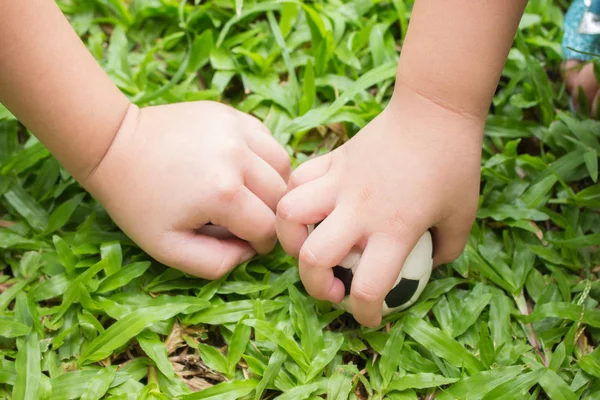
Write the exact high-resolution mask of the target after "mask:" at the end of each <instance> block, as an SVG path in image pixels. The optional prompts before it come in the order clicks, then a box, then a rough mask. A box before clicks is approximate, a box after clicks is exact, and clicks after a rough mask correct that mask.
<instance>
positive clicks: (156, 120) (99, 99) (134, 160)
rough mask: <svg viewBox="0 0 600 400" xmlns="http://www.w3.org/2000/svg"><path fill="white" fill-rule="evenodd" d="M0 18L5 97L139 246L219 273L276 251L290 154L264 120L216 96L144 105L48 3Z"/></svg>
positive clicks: (181, 265) (169, 260)
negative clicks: (117, 81)
mask: <svg viewBox="0 0 600 400" xmlns="http://www.w3.org/2000/svg"><path fill="white" fill-rule="evenodd" d="M0 22H1V23H0V102H2V104H4V105H5V106H6V107H7V108H8V109H9V110H10V111H11V112H12V113H13V114H14V115H15V116H17V118H19V119H20V121H22V122H23V123H24V124H25V125H26V126H27V127H28V129H29V130H30V131H31V132H32V133H33V134H34V135H36V136H37V137H38V138H39V139H40V141H41V142H42V143H43V144H44V145H45V146H46V147H47V148H48V149H49V150H50V151H51V152H52V153H53V155H54V156H55V157H56V158H57V159H58V160H59V161H60V162H61V163H62V165H63V166H64V167H65V169H67V170H68V171H69V172H70V173H71V174H72V175H73V177H75V179H77V180H78V181H79V182H80V183H81V184H82V186H83V187H85V188H86V189H87V190H88V191H89V192H90V193H91V194H92V195H93V196H94V197H96V198H97V199H98V200H99V201H100V203H101V204H102V205H103V206H104V207H105V208H106V210H107V211H108V213H109V214H110V215H111V217H112V218H113V219H114V221H115V222H116V223H117V224H118V225H119V226H120V227H121V228H122V229H123V230H124V232H125V233H126V234H128V235H129V236H130V237H131V239H132V240H134V241H135V242H136V243H137V244H138V245H140V247H142V248H143V249H144V250H145V251H146V252H148V253H149V254H150V255H151V256H153V257H154V258H155V259H157V260H158V261H161V262H163V263H165V264H167V265H169V266H171V267H174V268H178V269H180V270H183V271H185V272H188V273H190V274H193V275H196V276H199V277H203V278H207V279H215V278H218V277H220V276H222V275H223V274H225V273H226V272H227V271H229V270H230V269H232V268H234V267H235V266H237V265H239V264H240V263H241V262H243V261H245V260H248V259H250V258H251V257H252V256H254V255H255V254H256V253H261V254H264V253H267V252H269V251H270V250H271V249H272V248H273V247H274V245H275V243H276V235H275V209H276V206H277V203H278V201H279V199H280V198H281V196H282V195H283V194H284V192H285V189H286V181H287V178H288V176H289V173H290V162H289V157H288V155H287V153H286V151H285V150H284V149H283V147H281V146H280V145H279V143H277V142H276V141H275V139H273V137H272V136H271V135H270V133H269V131H268V130H267V128H266V127H265V126H264V125H263V124H262V123H261V122H260V121H258V120H257V119H256V118H254V117H251V116H249V115H246V114H243V113H241V112H238V111H236V110H234V109H232V108H230V107H227V106H225V105H222V104H218V103H213V102H194V103H185V104H174V105H169V106H160V107H149V108H143V109H139V108H138V107H136V106H135V105H133V104H131V103H130V102H129V100H128V99H127V97H126V96H124V95H123V94H122V93H121V92H120V91H119V90H118V88H117V87H116V86H115V85H114V84H113V83H112V82H111V80H110V79H109V77H108V76H107V75H106V74H105V73H104V71H103V70H102V68H101V67H100V66H99V65H98V64H97V62H96V60H95V59H94V58H93V57H92V55H91V54H90V53H89V52H88V50H87V49H86V47H85V46H84V45H83V43H82V42H81V41H80V39H79V37H78V36H77V35H76V33H75V32H74V31H73V29H72V28H71V26H70V25H69V23H68V21H67V19H66V18H65V17H64V16H63V14H62V13H61V12H60V10H59V9H58V7H57V6H56V4H55V3H54V2H53V1H52V0H31V1H3V2H0ZM48 32H52V35H48ZM208 223H212V224H214V225H217V226H220V227H221V228H222V230H223V229H224V230H226V231H228V232H229V233H230V234H228V235H226V236H225V237H223V236H221V235H220V234H212V233H211V232H210V231H209V230H208V229H206V228H207V227H208V225H207V224H208ZM217 233H219V232H217Z"/></svg>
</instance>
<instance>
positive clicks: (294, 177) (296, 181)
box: [288, 169, 301, 188]
mask: <svg viewBox="0 0 600 400" xmlns="http://www.w3.org/2000/svg"><path fill="white" fill-rule="evenodd" d="M300 183H301V180H300V170H299V169H296V170H295V171H294V172H292V173H291V174H290V177H289V179H288V187H290V188H295V187H298V186H300Z"/></svg>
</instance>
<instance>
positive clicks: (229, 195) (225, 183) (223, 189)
mask: <svg viewBox="0 0 600 400" xmlns="http://www.w3.org/2000/svg"><path fill="white" fill-rule="evenodd" d="M239 191H240V185H239V183H238V182H236V181H235V180H233V179H221V180H219V181H218V182H216V183H215V184H214V194H215V197H216V199H217V200H218V201H219V202H223V203H231V202H233V200H234V199H235V197H236V196H237V194H238V193H239Z"/></svg>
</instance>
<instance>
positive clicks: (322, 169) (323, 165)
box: [288, 154, 332, 191]
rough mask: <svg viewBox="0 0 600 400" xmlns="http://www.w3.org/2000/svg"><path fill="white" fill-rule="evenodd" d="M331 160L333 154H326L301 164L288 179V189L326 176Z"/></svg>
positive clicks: (290, 189)
mask: <svg viewBox="0 0 600 400" xmlns="http://www.w3.org/2000/svg"><path fill="white" fill-rule="evenodd" d="M331 160H332V158H331V154H326V155H324V156H321V157H317V158H314V159H312V160H309V161H306V162H304V163H303V164H301V165H300V166H299V167H298V168H296V169H295V170H294V172H292V175H291V176H290V179H289V180H288V191H292V190H294V189H295V188H297V187H298V186H301V185H304V184H306V183H308V182H310V181H314V180H315V179H318V178H320V177H322V176H324V175H325V174H326V173H327V172H328V171H329V168H330V167H331Z"/></svg>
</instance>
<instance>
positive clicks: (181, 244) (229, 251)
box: [155, 232, 255, 280]
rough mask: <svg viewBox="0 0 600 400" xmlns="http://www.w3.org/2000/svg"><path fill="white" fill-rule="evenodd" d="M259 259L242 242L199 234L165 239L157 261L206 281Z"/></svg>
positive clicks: (185, 234)
mask: <svg viewBox="0 0 600 400" xmlns="http://www.w3.org/2000/svg"><path fill="white" fill-rule="evenodd" d="M254 255H255V252H254V250H253V249H252V247H250V245H249V244H248V243H246V242H244V241H243V240H240V239H218V238H215V237H210V236H206V235H202V234H198V233H195V232H188V233H179V232H174V233H172V234H171V235H169V236H165V237H164V240H163V242H162V247H161V249H159V255H158V256H155V258H156V259H157V260H158V261H159V262H162V263H164V264H165V265H168V266H170V267H172V268H176V269H178V270H181V271H183V272H186V273H188V274H190V275H194V276H197V277H199V278H203V279H210V280H214V279H218V278H220V277H222V276H223V275H225V274H226V273H227V272H229V271H230V270H232V269H233V268H235V267H236V266H238V265H240V264H241V263H243V262H246V261H248V260H250V259H251V258H252V257H253V256H254Z"/></svg>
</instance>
